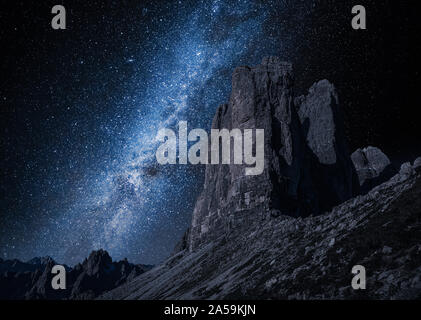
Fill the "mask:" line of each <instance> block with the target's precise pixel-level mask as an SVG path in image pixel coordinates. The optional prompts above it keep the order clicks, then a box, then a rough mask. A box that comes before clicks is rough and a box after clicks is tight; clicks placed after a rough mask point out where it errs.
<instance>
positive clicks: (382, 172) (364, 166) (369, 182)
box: [351, 146, 397, 194]
mask: <svg viewBox="0 0 421 320" xmlns="http://www.w3.org/2000/svg"><path fill="white" fill-rule="evenodd" d="M351 159H352V162H353V164H354V166H355V170H356V172H357V174H358V180H359V183H360V187H361V193H363V194H365V193H367V192H368V191H370V190H371V189H372V188H374V187H375V186H377V185H379V184H381V183H383V182H385V181H387V180H389V179H390V178H391V177H392V176H393V175H395V174H396V173H397V171H396V169H395V168H394V167H393V165H392V163H391V162H390V160H389V158H388V157H387V156H386V155H385V154H384V153H383V152H382V151H381V150H380V149H379V148H376V147H372V146H368V147H366V148H363V149H357V150H355V151H354V152H353V153H352V155H351Z"/></svg>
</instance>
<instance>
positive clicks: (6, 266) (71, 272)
mask: <svg viewBox="0 0 421 320" xmlns="http://www.w3.org/2000/svg"><path fill="white" fill-rule="evenodd" d="M56 264H57V263H56V262H55V261H54V260H53V259H51V258H49V257H46V258H34V259H31V260H30V261H28V262H27V263H23V262H20V261H19V260H5V261H3V260H2V261H0V299H1V300H4V299H7V300H11V299H19V300H22V299H93V298H95V297H97V296H98V295H99V294H101V293H103V292H105V291H109V290H111V289H113V288H115V287H117V286H119V285H121V284H123V283H125V282H126V281H129V280H132V279H134V278H135V277H136V276H138V275H140V274H141V273H143V272H145V271H146V270H149V269H150V268H151V266H145V265H133V264H131V263H129V262H127V260H122V261H118V262H113V261H112V260H111V257H110V256H109V255H108V253H107V252H106V251H103V250H99V251H93V252H92V253H91V254H90V255H89V257H88V258H87V259H85V261H83V263H81V264H78V265H76V266H75V267H74V268H69V267H67V266H65V268H66V270H67V273H66V285H67V287H66V289H65V290H53V289H52V287H51V280H52V277H53V276H54V275H53V274H52V273H51V269H52V267H53V266H54V265H56Z"/></svg>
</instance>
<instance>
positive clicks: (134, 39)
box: [0, 0, 421, 265]
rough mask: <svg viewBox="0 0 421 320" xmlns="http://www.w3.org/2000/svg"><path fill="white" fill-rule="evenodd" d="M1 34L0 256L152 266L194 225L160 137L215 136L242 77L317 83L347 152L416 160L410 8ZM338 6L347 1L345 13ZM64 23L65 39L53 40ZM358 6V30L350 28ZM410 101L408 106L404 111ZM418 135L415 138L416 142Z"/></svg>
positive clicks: (72, 8) (104, 15)
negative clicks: (277, 67) (192, 132)
mask: <svg viewBox="0 0 421 320" xmlns="http://www.w3.org/2000/svg"><path fill="white" fill-rule="evenodd" d="M9 2H10V4H9V6H10V7H9V6H8V7H7V8H6V7H5V6H4V5H2V6H3V7H2V10H1V13H0V20H1V29H0V35H1V54H2V59H1V87H0V105H1V216H0V231H1V233H0V257H2V258H3V259H11V258H19V259H23V260H27V259H29V258H32V257H34V256H44V255H49V256H52V257H53V258H55V259H56V260H57V261H59V262H64V263H67V264H70V265H72V264H75V263H77V262H80V261H81V260H83V259H84V258H85V257H86V256H87V255H88V254H89V252H90V251H91V250H93V249H99V248H103V249H105V250H107V251H108V252H109V253H110V255H111V256H112V257H113V259H122V258H124V257H127V258H128V259H129V260H130V261H132V262H136V263H150V264H155V263H158V262H160V261H162V260H163V259H164V258H166V257H167V256H168V255H169V254H170V253H171V252H172V250H173V248H174V246H175V244H176V243H177V242H178V241H179V239H180V238H181V236H182V234H183V233H184V231H185V230H186V228H187V227H188V226H189V224H190V219H191V213H192V210H193V206H194V202H195V200H196V197H197V196H198V193H199V192H200V191H201V190H200V189H201V187H202V184H203V172H204V170H203V169H204V168H203V167H201V166H184V165H179V166H160V165H157V163H156V159H155V151H156V147H157V144H156V142H155V141H154V138H155V136H156V133H157V132H158V130H159V129H160V128H162V127H170V128H171V127H174V126H175V124H176V123H177V122H178V121H180V120H187V121H188V126H189V128H190V129H193V128H204V129H208V128H210V123H211V120H212V118H213V116H214V113H215V110H216V108H217V106H218V105H219V104H221V103H224V102H226V101H227V100H228V97H229V93H230V86H231V74H232V71H233V70H234V68H235V67H236V66H239V65H255V64H258V63H259V62H260V61H261V60H262V58H263V57H264V56H267V55H277V56H280V57H281V58H283V59H285V60H289V61H292V62H293V63H294V66H295V70H296V94H297V95H298V94H302V93H305V91H306V90H307V88H308V87H309V86H310V85H311V84H312V83H313V82H315V81H318V80H321V79H324V78H327V79H329V80H330V81H331V82H333V83H334V84H335V85H336V86H337V88H338V92H339V97H340V99H341V101H342V106H343V109H344V113H345V119H346V130H347V133H348V139H349V144H350V149H351V150H354V149H355V148H357V147H363V146H367V145H375V146H378V147H380V148H382V149H383V150H384V151H385V152H386V153H387V154H388V155H390V156H391V158H392V159H394V160H395V159H396V160H395V161H396V162H401V161H402V160H404V159H413V158H414V157H415V156H416V155H421V148H420V143H419V141H420V140H419V132H418V131H419V130H418V127H419V124H420V121H419V118H417V117H414V115H413V109H414V108H415V106H419V105H420V103H419V98H418V97H416V95H415V93H416V85H415V82H413V78H414V77H417V78H418V77H419V73H418V71H417V70H415V69H413V68H412V67H411V66H410V65H409V61H410V60H411V58H412V57H411V54H412V53H411V51H410V49H409V46H410V43H411V42H412V41H415V40H413V39H411V36H410V34H411V28H412V27H411V25H410V21H411V19H412V18H415V15H414V13H412V12H413V10H411V8H410V7H409V4H407V3H406V4H399V3H397V1H358V3H354V2H352V1H316V0H313V1H309V0H308V1H299V0H298V1H289V0H284V1H279V0H278V1H223V0H214V1H24V2H22V1H9ZM338 2H341V3H340V4H339V3H338ZM56 4H62V5H64V6H65V8H66V10H67V30H53V29H52V28H51V26H50V22H51V18H52V16H53V15H52V14H51V8H52V7H53V6H54V5H56ZM355 4H364V5H365V6H366V9H367V12H368V30H365V31H355V30H353V29H352V28H351V19H352V15H351V8H352V6H353V5H355ZM414 98H417V100H416V101H415V102H414V101H413V99H414ZM417 135H418V136H417Z"/></svg>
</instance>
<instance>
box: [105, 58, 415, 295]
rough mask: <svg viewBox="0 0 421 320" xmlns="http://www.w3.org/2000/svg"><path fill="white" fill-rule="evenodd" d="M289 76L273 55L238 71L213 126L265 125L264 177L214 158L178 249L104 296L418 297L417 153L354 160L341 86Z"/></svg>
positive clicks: (373, 153) (369, 152) (374, 152)
mask: <svg viewBox="0 0 421 320" xmlns="http://www.w3.org/2000/svg"><path fill="white" fill-rule="evenodd" d="M293 82H294V81H293V70H292V65H291V64H289V63H286V62H282V61H281V60H280V59H279V58H276V57H269V58H265V59H264V60H263V62H262V64H260V65H258V66H255V67H239V68H237V69H236V70H235V71H234V73H233V77H232V93H231V97H230V100H229V102H228V103H227V104H223V105H221V106H220V107H219V108H218V110H217V112H216V115H215V117H214V120H213V123H212V128H217V129H222V128H226V129H232V128H240V129H245V128H247V129H250V128H257V129H264V130H265V140H264V143H265V145H264V150H265V169H264V171H263V173H262V174H261V175H258V176H247V175H245V174H244V166H242V165H208V166H207V168H206V173H205V182H204V187H203V192H202V193H201V195H200V196H199V198H198V200H197V202H196V206H195V208H194V212H193V217H192V223H191V227H190V228H189V229H188V231H187V232H186V234H185V235H184V237H183V239H182V240H181V242H180V243H179V245H177V249H176V253H175V254H174V255H173V256H172V257H170V258H169V259H168V260H167V261H166V262H165V263H163V264H162V265H160V266H157V267H156V268H154V269H152V270H150V271H148V272H145V273H144V274H142V275H140V276H139V277H136V278H135V279H134V280H133V281H129V282H127V283H125V284H124V285H122V286H120V287H118V288H116V289H113V290H111V291H110V292H108V293H105V294H104V295H102V296H100V299H244V298H246V299H249V298H253V299H338V298H340V299H349V298H370V299H384V298H421V245H420V241H419V240H420V239H421V224H420V217H421V215H420V213H421V158H419V159H417V160H416V161H415V162H414V163H413V164H412V165H411V164H410V163H405V164H403V165H402V167H401V169H400V170H399V172H393V171H390V167H389V165H390V161H388V159H387V157H386V156H385V155H384V154H383V153H382V152H381V151H380V150H379V149H376V148H372V147H368V148H365V149H359V150H357V151H356V152H354V154H352V156H351V153H350V152H349V150H348V147H347V143H346V138H345V134H344V128H343V122H342V121H343V120H342V114H341V109H340V100H339V98H338V95H337V93H336V90H335V88H334V86H333V84H331V83H330V82H329V81H327V80H322V81H319V82H317V83H315V84H314V85H313V86H312V87H311V88H310V89H309V91H308V94H307V95H304V96H300V97H294V92H293ZM389 178H390V179H389ZM386 180H387V181H386ZM382 182H383V183H382ZM380 183H382V184H380ZM379 184H380V185H379ZM354 265H362V266H364V267H365V268H366V270H367V289H366V290H359V291H356V290H353V289H352V288H351V280H352V277H353V275H352V273H351V270H352V268H353V266H354Z"/></svg>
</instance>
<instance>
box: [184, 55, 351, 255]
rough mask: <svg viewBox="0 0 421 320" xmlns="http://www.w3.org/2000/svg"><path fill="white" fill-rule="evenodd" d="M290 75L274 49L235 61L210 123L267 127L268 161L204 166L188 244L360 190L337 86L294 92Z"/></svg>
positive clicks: (299, 213)
mask: <svg viewBox="0 0 421 320" xmlns="http://www.w3.org/2000/svg"><path fill="white" fill-rule="evenodd" d="M293 83H294V77H293V70H292V65H291V64H290V63H287V62H282V61H281V60H280V59H279V58H277V57H269V58H265V59H263V62H262V64H261V65H258V66H255V67H251V68H250V67H239V68H237V69H235V71H234V73H233V76H232V93H231V97H230V100H229V102H228V104H223V105H221V106H220V107H219V108H218V110H217V112H216V115H215V117H214V119H213V123H212V128H213V129H223V128H226V129H229V130H231V129H233V128H239V129H251V128H252V129H253V128H257V129H264V130H265V131H264V132H265V140H264V143H265V145H264V151H265V169H264V172H263V174H261V175H258V176H247V175H245V174H244V166H242V165H235V164H232V165H225V164H220V165H209V166H207V168H206V174H205V183H204V188H203V192H202V194H201V195H200V197H199V199H198V201H197V203H196V206H195V208H194V212H193V220H192V225H191V228H190V231H189V235H188V241H187V242H188V246H189V249H190V250H193V249H195V248H197V247H199V246H200V245H201V244H203V243H206V242H208V241H209V240H212V239H215V238H217V237H219V236H220V235H221V234H225V233H232V232H236V233H241V232H243V230H242V229H243V226H245V227H247V226H248V225H249V224H250V223H252V222H253V221H255V220H261V219H265V218H268V217H269V216H279V215H289V216H294V217H305V216H309V215H312V214H313V215H314V214H320V213H323V212H325V211H327V210H330V209H331V208H332V207H333V206H334V205H337V204H339V203H342V202H344V201H345V200H348V199H349V198H351V197H352V196H353V195H357V194H358V193H359V183H358V178H357V174H356V172H355V169H354V166H353V164H352V161H351V158H350V156H349V151H348V147H347V143H346V139H345V134H344V129H343V122H342V115H341V110H340V107H339V101H338V97H337V94H336V91H335V88H334V86H333V85H332V84H331V83H329V82H328V81H327V80H323V81H320V82H318V83H316V84H315V85H314V86H312V87H311V88H310V90H309V92H308V95H307V96H302V97H299V98H295V97H294V92H293Z"/></svg>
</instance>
